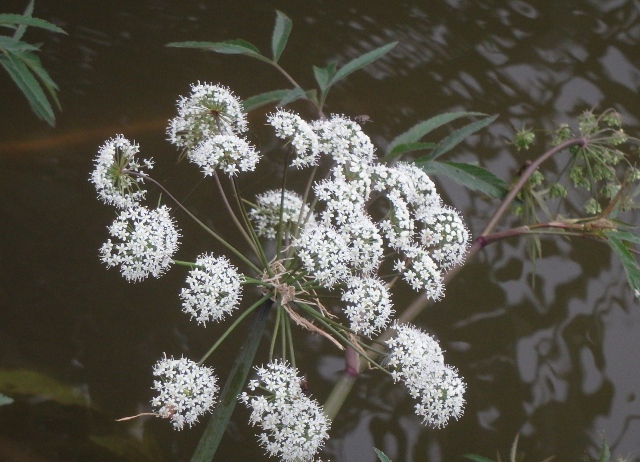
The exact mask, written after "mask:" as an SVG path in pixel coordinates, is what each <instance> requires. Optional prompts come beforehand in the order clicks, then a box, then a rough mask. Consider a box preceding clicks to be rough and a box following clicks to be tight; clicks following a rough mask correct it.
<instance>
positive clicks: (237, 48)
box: [166, 39, 273, 63]
mask: <svg viewBox="0 0 640 462" xmlns="http://www.w3.org/2000/svg"><path fill="white" fill-rule="evenodd" d="M166 46H168V47H173V48H193V49H197V50H204V51H214V52H216V53H221V54H226V55H246V56H250V57H252V58H256V59H259V60H260V61H264V62H268V63H272V62H273V61H271V60H270V59H269V58H267V57H266V56H263V55H262V54H261V53H260V50H258V48H257V47H256V46H255V45H253V44H251V43H249V42H247V41H246V40H242V39H236V40H225V41H224V42H198V41H189V42H172V43H167V45H166Z"/></svg>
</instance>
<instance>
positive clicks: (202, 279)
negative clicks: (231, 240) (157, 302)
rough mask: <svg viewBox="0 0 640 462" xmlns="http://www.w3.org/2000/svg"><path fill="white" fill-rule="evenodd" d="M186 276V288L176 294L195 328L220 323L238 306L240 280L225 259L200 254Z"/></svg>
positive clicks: (234, 269)
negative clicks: (200, 325)
mask: <svg viewBox="0 0 640 462" xmlns="http://www.w3.org/2000/svg"><path fill="white" fill-rule="evenodd" d="M195 265H196V267H195V268H194V269H192V270H191V271H189V275H188V276H187V284H188V285H189V287H188V288H183V289H182V291H181V292H180V298H181V299H182V311H184V312H185V313H188V314H190V315H191V318H192V319H193V318H195V320H196V321H198V324H205V323H206V322H207V321H214V322H215V321H220V320H222V319H224V317H225V315H226V314H231V312H232V311H233V310H235V309H236V308H237V307H238V305H239V304H240V300H241V298H242V296H241V293H240V290H241V288H242V286H241V284H242V281H243V280H244V278H243V276H242V275H241V274H239V273H238V270H237V269H236V268H235V267H234V266H233V265H232V264H231V263H230V262H229V260H228V259H227V258H225V257H219V258H215V257H213V256H212V255H208V254H203V255H200V256H199V257H198V258H197V259H196V263H195Z"/></svg>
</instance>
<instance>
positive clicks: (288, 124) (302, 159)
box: [267, 109, 318, 168]
mask: <svg viewBox="0 0 640 462" xmlns="http://www.w3.org/2000/svg"><path fill="white" fill-rule="evenodd" d="M267 120H268V122H269V124H270V125H271V126H272V127H273V128H274V129H275V131H276V136H277V137H278V138H282V139H285V140H289V141H290V142H291V145H292V146H293V148H294V149H295V152H296V154H297V156H296V158H295V159H293V160H292V161H291V166H292V167H295V168H303V167H308V166H311V165H317V164H318V137H317V135H316V134H315V132H314V131H313V129H312V128H311V126H310V125H309V124H308V123H307V122H305V121H304V120H302V117H300V116H299V115H298V114H295V113H293V112H291V111H286V110H283V109H280V110H278V111H277V112H276V113H275V114H269V117H268V118H267Z"/></svg>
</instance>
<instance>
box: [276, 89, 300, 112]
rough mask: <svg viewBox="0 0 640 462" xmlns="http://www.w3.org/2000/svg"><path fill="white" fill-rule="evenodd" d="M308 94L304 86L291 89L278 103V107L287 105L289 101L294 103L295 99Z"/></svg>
mask: <svg viewBox="0 0 640 462" xmlns="http://www.w3.org/2000/svg"><path fill="white" fill-rule="evenodd" d="M305 96H306V93H305V91H304V90H303V89H302V88H294V89H293V90H289V91H288V92H287V93H286V94H285V95H284V96H283V97H282V99H281V100H280V102H279V103H278V107H282V106H286V105H287V104H289V103H293V102H294V101H295V100H297V99H300V98H304V97H305Z"/></svg>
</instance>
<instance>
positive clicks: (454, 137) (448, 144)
mask: <svg viewBox="0 0 640 462" xmlns="http://www.w3.org/2000/svg"><path fill="white" fill-rule="evenodd" d="M497 118H498V115H497V114H496V115H493V116H491V117H487V118H486V119H482V120H479V121H477V122H473V123H470V124H469V125H465V126H464V127H462V128H460V129H458V130H456V131H454V132H453V133H452V134H451V135H449V136H448V137H447V138H445V139H444V140H443V141H441V142H440V143H439V145H438V147H437V148H435V149H434V150H433V152H432V153H431V154H429V156H428V157H429V160H434V159H437V158H438V157H440V156H441V155H442V154H444V153H446V152H449V151H450V150H451V149H453V148H454V147H456V146H457V145H459V144H460V143H462V142H463V141H464V140H465V139H466V138H467V137H468V136H470V135H472V134H474V133H475V132H477V131H478V130H481V129H483V128H485V127H486V126H487V125H489V124H491V123H492V122H493V121H494V120H496V119H497Z"/></svg>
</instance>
